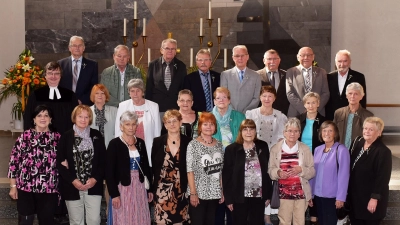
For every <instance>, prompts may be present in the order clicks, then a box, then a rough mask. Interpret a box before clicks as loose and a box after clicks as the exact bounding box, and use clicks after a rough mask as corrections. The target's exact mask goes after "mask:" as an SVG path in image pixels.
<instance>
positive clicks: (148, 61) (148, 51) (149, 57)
mask: <svg viewBox="0 0 400 225" xmlns="http://www.w3.org/2000/svg"><path fill="white" fill-rule="evenodd" d="M150 54H151V50H150V48H148V49H147V66H149V65H150V61H151V55H150Z"/></svg>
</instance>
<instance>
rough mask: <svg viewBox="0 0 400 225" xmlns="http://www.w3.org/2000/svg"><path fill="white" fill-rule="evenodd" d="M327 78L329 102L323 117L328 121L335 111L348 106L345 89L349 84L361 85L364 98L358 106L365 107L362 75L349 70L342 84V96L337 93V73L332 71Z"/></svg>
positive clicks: (365, 89) (364, 86) (365, 91)
mask: <svg viewBox="0 0 400 225" xmlns="http://www.w3.org/2000/svg"><path fill="white" fill-rule="evenodd" d="M327 78H328V86H329V93H330V97H329V101H328V104H326V106H325V117H326V119H328V120H333V116H334V113H335V111H336V109H339V108H342V107H345V106H347V105H348V104H349V100H347V97H346V87H347V85H349V84H350V83H353V82H357V83H359V84H361V86H362V87H363V88H364V93H365V95H364V97H363V98H362V99H361V101H360V104H361V105H362V107H363V108H366V107H367V86H366V84H365V77H364V74H362V73H359V72H357V71H355V70H352V69H349V73H348V75H347V80H346V83H345V84H344V88H343V91H342V94H340V92H339V83H338V71H337V70H335V71H332V72H330V73H329V74H328V75H327Z"/></svg>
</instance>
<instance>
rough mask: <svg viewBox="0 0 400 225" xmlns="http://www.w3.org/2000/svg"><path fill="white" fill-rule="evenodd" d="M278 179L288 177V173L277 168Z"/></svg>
mask: <svg viewBox="0 0 400 225" xmlns="http://www.w3.org/2000/svg"><path fill="white" fill-rule="evenodd" d="M278 176H279V179H287V178H289V174H288V173H287V172H285V171H283V170H278Z"/></svg>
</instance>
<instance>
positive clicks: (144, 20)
mask: <svg viewBox="0 0 400 225" xmlns="http://www.w3.org/2000/svg"><path fill="white" fill-rule="evenodd" d="M143 36H146V18H143Z"/></svg>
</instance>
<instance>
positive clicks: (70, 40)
mask: <svg viewBox="0 0 400 225" xmlns="http://www.w3.org/2000/svg"><path fill="white" fill-rule="evenodd" d="M75 39H79V40H81V41H82V42H83V46H85V41H84V40H83V37H81V36H76V35H75V36H72V37H71V38H70V39H69V46H71V45H72V42H73V41H74V40H75Z"/></svg>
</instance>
